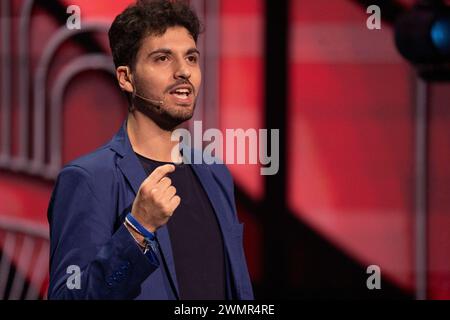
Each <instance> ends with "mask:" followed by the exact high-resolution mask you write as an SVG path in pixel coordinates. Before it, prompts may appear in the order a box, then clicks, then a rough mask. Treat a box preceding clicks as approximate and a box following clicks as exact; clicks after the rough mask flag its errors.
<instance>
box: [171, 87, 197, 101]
mask: <svg viewBox="0 0 450 320" xmlns="http://www.w3.org/2000/svg"><path fill="white" fill-rule="evenodd" d="M169 93H170V94H171V95H173V96H174V97H175V98H177V99H179V100H189V98H190V96H191V95H192V88H190V87H189V86H180V87H177V88H175V89H173V90H172V91H170V92H169Z"/></svg>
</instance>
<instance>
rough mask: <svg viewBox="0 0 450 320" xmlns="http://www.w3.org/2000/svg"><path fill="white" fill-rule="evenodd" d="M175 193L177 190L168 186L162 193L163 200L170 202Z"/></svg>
mask: <svg viewBox="0 0 450 320" xmlns="http://www.w3.org/2000/svg"><path fill="white" fill-rule="evenodd" d="M176 193H177V189H176V188H175V187H174V186H169V187H168V188H167V190H166V191H165V192H164V198H165V199H167V200H168V201H170V200H171V199H172V198H173V197H174V196H175V194H176Z"/></svg>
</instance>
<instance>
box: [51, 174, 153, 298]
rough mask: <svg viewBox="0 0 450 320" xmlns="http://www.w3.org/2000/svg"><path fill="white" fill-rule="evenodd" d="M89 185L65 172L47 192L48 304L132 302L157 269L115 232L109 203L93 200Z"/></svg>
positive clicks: (125, 236)
mask: <svg viewBox="0 0 450 320" xmlns="http://www.w3.org/2000/svg"><path fill="white" fill-rule="evenodd" d="M91 179H92V177H91V176H90V174H89V173H88V172H87V171H86V170H85V169H84V168H81V167H78V166H68V167H65V168H64V169H63V170H62V171H61V173H60V174H59V176H58V179H57V182H56V185H55V188H54V190H53V194H52V197H51V200H50V204H49V208H48V219H49V224H50V286H49V291H48V298H49V299H133V298H134V297H136V296H137V295H139V293H140V286H141V283H142V282H143V281H144V280H145V279H146V278H147V277H148V276H149V275H150V274H151V273H152V272H153V271H154V270H156V269H157V268H158V265H159V263H158V262H157V261H156V262H153V263H152V262H151V261H150V259H148V258H147V257H146V256H145V255H144V254H143V252H142V251H141V250H140V248H139V247H138V245H137V244H136V242H135V240H134V239H133V238H132V236H131V234H130V233H129V232H128V230H127V229H126V227H125V226H124V225H123V224H120V227H119V228H118V229H115V228H117V226H116V227H115V225H116V223H117V221H116V220H117V216H116V213H115V211H114V208H113V207H112V204H113V203H115V200H114V199H104V198H105V195H103V197H99V195H97V194H96V192H95V190H94V189H93V188H92V180H91ZM110 196H111V197H113V194H112V192H111V195H110ZM78 271H80V272H79V273H78ZM77 277H78V279H77Z"/></svg>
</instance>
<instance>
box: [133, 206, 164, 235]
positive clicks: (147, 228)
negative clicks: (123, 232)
mask: <svg viewBox="0 0 450 320" xmlns="http://www.w3.org/2000/svg"><path fill="white" fill-rule="evenodd" d="M129 214H130V215H131V216H132V218H134V221H135V222H137V224H139V225H140V226H142V227H144V228H145V229H146V230H148V231H150V232H151V233H154V232H155V231H156V229H157V228H155V227H154V226H151V225H149V224H147V223H145V222H143V221H142V219H140V218H139V216H138V215H137V214H134V213H132V212H131V211H130V213H129ZM134 224H136V223H134Z"/></svg>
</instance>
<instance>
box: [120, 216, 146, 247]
mask: <svg viewBox="0 0 450 320" xmlns="http://www.w3.org/2000/svg"><path fill="white" fill-rule="evenodd" d="M123 224H124V225H125V228H127V230H128V232H129V233H130V234H131V236H132V237H133V239H134V241H136V243H137V244H138V245H139V246H140V247H141V248H142V249H145V247H146V243H145V239H144V237H143V236H142V235H141V234H140V233H138V232H136V230H134V229H133V228H132V227H131V226H130V225H129V224H128V223H127V221H125V222H124V223H123Z"/></svg>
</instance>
